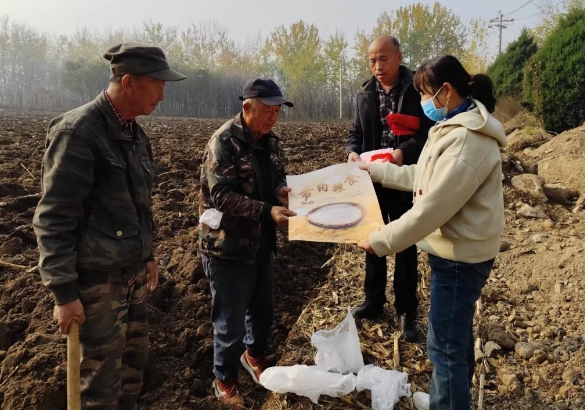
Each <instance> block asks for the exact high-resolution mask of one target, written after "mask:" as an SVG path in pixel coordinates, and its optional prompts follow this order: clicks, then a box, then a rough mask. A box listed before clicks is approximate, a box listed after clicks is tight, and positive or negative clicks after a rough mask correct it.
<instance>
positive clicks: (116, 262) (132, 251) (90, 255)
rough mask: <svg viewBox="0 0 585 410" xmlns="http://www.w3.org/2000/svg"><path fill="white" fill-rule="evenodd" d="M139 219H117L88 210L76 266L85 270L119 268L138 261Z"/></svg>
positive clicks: (140, 244) (139, 251) (139, 246)
mask: <svg viewBox="0 0 585 410" xmlns="http://www.w3.org/2000/svg"><path fill="white" fill-rule="evenodd" d="M141 252H142V242H141V238H140V223H139V221H138V219H137V218H136V219H118V220H112V218H111V217H108V216H106V215H101V214H98V213H95V212H93V213H91V214H90V216H89V218H88V220H87V224H86V225H85V227H84V228H83V229H82V232H81V238H80V242H79V245H78V249H77V263H78V266H79V267H80V268H82V269H86V270H116V269H122V268H125V267H127V266H130V265H132V264H135V263H137V262H139V261H140V260H141Z"/></svg>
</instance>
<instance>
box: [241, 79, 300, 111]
mask: <svg viewBox="0 0 585 410" xmlns="http://www.w3.org/2000/svg"><path fill="white" fill-rule="evenodd" d="M248 98H258V99H259V100H260V102H261V103H262V104H265V105H282V104H284V105H286V106H287V107H294V104H293V103H291V102H290V101H288V100H287V99H286V98H284V97H283V96H282V92H281V91H280V88H278V86H277V85H276V83H275V82H274V81H272V80H271V79H270V78H253V79H252V80H249V81H248V82H247V83H246V85H244V92H243V95H242V96H240V100H242V101H243V100H246V99H248Z"/></svg>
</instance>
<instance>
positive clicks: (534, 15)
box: [514, 13, 540, 21]
mask: <svg viewBox="0 0 585 410" xmlns="http://www.w3.org/2000/svg"><path fill="white" fill-rule="evenodd" d="M536 16H540V13H536V14H533V15H532V16H528V17H522V18H519V19H516V20H514V21H519V20H527V19H531V18H532V17H536Z"/></svg>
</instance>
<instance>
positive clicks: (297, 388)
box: [260, 365, 357, 404]
mask: <svg viewBox="0 0 585 410" xmlns="http://www.w3.org/2000/svg"><path fill="white" fill-rule="evenodd" d="M356 383H357V377H356V376H355V375H354V374H348V375H345V376H344V375H342V374H339V373H331V372H328V371H327V369H325V368H324V367H321V366H306V365H295V366H275V367H269V368H268V369H266V370H264V372H262V375H261V376H260V384H261V385H262V386H264V387H265V388H266V389H268V390H271V391H273V392H275V393H295V394H298V395H299V396H305V397H308V398H309V399H311V401H312V402H313V403H315V404H317V402H318V401H319V396H320V395H322V394H324V395H326V396H331V397H336V396H338V395H339V394H348V393H351V392H352V391H354V390H355V387H356Z"/></svg>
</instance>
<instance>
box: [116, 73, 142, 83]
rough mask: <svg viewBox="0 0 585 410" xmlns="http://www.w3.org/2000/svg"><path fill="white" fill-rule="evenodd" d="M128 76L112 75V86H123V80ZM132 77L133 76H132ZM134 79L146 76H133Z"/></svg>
mask: <svg viewBox="0 0 585 410" xmlns="http://www.w3.org/2000/svg"><path fill="white" fill-rule="evenodd" d="M125 75H126V74H114V73H111V74H110V83H112V84H122V78H124V76H125ZM131 75H132V74H131ZM132 77H134V78H139V77H144V74H139V75H132Z"/></svg>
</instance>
